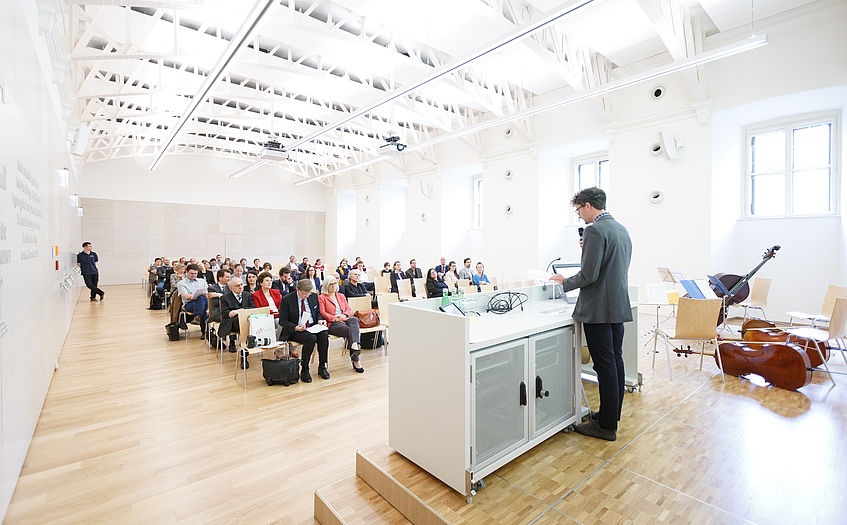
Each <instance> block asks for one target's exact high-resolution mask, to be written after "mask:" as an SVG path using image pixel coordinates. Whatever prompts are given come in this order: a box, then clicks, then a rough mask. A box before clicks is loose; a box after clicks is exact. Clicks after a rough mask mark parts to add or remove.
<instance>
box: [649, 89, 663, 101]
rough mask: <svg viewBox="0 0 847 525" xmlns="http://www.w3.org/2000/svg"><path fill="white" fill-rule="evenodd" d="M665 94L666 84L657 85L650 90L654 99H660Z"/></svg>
mask: <svg viewBox="0 0 847 525" xmlns="http://www.w3.org/2000/svg"><path fill="white" fill-rule="evenodd" d="M663 96H665V87H664V86H656V87H654V88H653V89H651V90H650V98H652V99H653V100H659V99H660V98H662V97H663Z"/></svg>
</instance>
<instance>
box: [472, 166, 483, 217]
mask: <svg viewBox="0 0 847 525" xmlns="http://www.w3.org/2000/svg"><path fill="white" fill-rule="evenodd" d="M477 188H479V190H477ZM484 191H485V179H484V178H483V176H482V174H479V175H474V176H473V177H471V209H472V214H471V229H472V230H481V229H482V228H483V226H484V224H485V221H484V217H485V199H484V198H483V197H484ZM477 206H479V213H478V214H477Z"/></svg>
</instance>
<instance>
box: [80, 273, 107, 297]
mask: <svg viewBox="0 0 847 525" xmlns="http://www.w3.org/2000/svg"><path fill="white" fill-rule="evenodd" d="M82 280H83V281H85V286H87V287H88V289H89V290H91V298H92V299H94V298H95V297H96V296H98V295H102V294H103V290H101V289H100V288H97V283H98V282H99V281H100V274H99V273H95V274H92V275H83V276H82Z"/></svg>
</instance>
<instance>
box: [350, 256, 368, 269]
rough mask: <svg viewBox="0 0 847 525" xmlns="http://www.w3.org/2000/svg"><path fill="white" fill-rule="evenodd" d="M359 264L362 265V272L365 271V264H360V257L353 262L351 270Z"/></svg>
mask: <svg viewBox="0 0 847 525" xmlns="http://www.w3.org/2000/svg"><path fill="white" fill-rule="evenodd" d="M359 263H362V270H363V271H367V268H365V263H363V262H362V258H361V257H356V260H355V261H353V268H356V267H357V266H358V264H359Z"/></svg>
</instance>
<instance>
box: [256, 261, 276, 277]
mask: <svg viewBox="0 0 847 525" xmlns="http://www.w3.org/2000/svg"><path fill="white" fill-rule="evenodd" d="M273 269H274V265H273V264H271V263H269V262H266V263H264V264H262V272H268V273H270V272H271V271H273ZM262 272H259V275H261V274H262Z"/></svg>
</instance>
